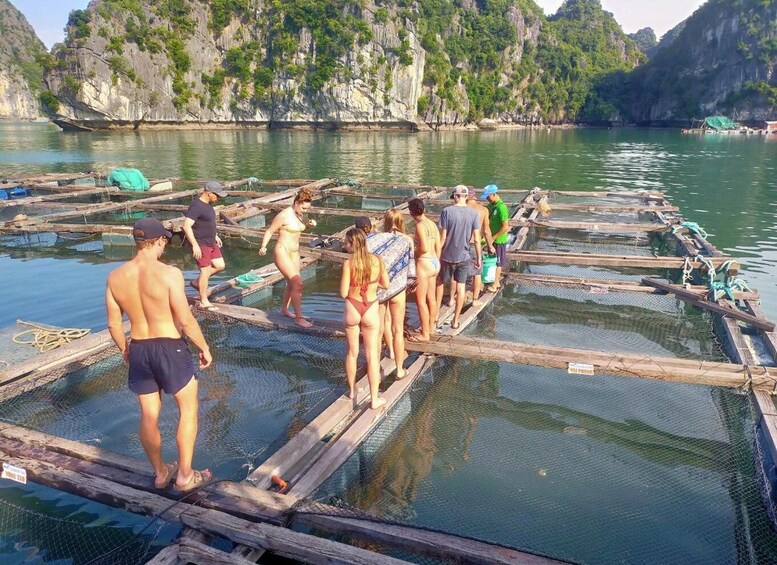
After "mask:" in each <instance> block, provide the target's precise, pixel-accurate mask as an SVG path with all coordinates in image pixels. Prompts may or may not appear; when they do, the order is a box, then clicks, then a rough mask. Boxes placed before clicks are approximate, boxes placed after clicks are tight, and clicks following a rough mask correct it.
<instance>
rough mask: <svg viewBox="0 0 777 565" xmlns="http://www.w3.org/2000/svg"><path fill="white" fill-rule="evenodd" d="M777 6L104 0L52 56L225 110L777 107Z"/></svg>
mask: <svg viewBox="0 0 777 565" xmlns="http://www.w3.org/2000/svg"><path fill="white" fill-rule="evenodd" d="M0 1H4V0H0ZM775 21H777V0H709V1H708V2H707V3H706V4H705V5H704V6H703V7H702V8H700V9H699V10H697V12H696V14H694V16H692V17H691V18H689V20H687V21H686V22H683V23H681V24H679V25H678V26H676V28H675V29H674V30H672V31H671V32H669V33H668V34H666V36H665V37H664V38H662V42H661V43H660V44H658V45H656V38H655V34H654V33H653V32H652V30H651V29H650V28H645V29H643V30H640V31H639V32H638V33H636V34H634V35H633V38H630V37H628V36H626V35H625V34H624V33H623V30H622V29H621V27H620V25H618V23H617V22H616V21H615V19H614V18H613V16H612V14H610V13H609V12H606V11H605V10H603V9H602V6H601V2H600V0H565V1H564V2H563V3H562V5H561V7H560V8H559V9H558V11H557V12H556V13H555V14H553V15H551V16H547V17H546V16H545V15H544V14H543V12H542V10H541V9H540V8H539V7H538V6H537V4H536V3H535V2H534V1H533V0H210V1H205V0H155V1H153V2H152V1H151V0H101V1H98V2H93V3H91V4H90V7H89V8H88V9H87V10H76V11H74V12H73V13H72V14H71V17H70V19H69V22H68V28H67V31H68V38H67V48H62V49H59V50H57V51H56V52H55V55H56V59H55V60H54V62H53V63H49V64H48V68H49V69H50V72H51V73H52V76H53V77H54V78H55V80H54V84H56V88H55V90H54V94H56V95H57V96H58V97H59V98H60V100H61V101H66V102H67V104H75V103H78V104H83V101H80V100H79V99H78V97H79V96H82V95H83V93H84V92H85V91H84V90H82V86H83V85H84V84H85V81H88V80H91V79H95V84H100V83H101V77H96V76H95V68H98V69H102V70H100V71H98V72H104V69H106V66H107V72H108V73H110V80H111V82H112V84H113V85H114V86H117V88H118V89H119V90H120V91H121V92H122V95H123V96H125V97H127V98H130V99H144V100H145V102H144V103H147V104H148V105H149V106H152V107H153V106H154V105H155V103H156V102H159V101H160V99H162V101H163V102H164V101H165V100H171V101H172V103H173V106H174V108H175V111H177V112H178V113H179V114H184V113H187V114H189V115H197V114H199V113H200V112H201V111H204V112H205V115H206V116H207V115H210V114H208V110H210V111H212V112H213V113H214V114H218V115H219V116H220V118H219V119H224V114H225V112H226V111H227V110H228V111H229V112H230V113H231V114H232V115H234V116H238V115H240V116H241V117H244V118H247V119H248V118H250V117H251V116H260V115H264V116H266V115H272V114H273V113H274V111H275V110H276V109H278V111H279V112H280V113H281V114H284V115H287V116H288V115H290V114H295V115H299V112H298V111H297V109H299V110H300V112H302V114H306V115H317V114H318V111H319V109H321V108H326V107H328V110H326V111H328V112H334V113H330V114H328V116H329V117H330V118H332V116H334V118H332V119H335V120H337V117H336V115H337V112H338V111H339V109H338V108H339V107H340V101H338V100H333V99H332V97H333V96H338V95H339V93H340V92H344V90H343V88H342V87H343V86H345V87H347V88H346V90H345V91H347V92H350V93H357V92H358V93H359V95H358V102H355V104H357V105H361V106H359V108H358V109H356V110H355V111H356V112H357V113H359V112H362V113H363V115H372V116H379V115H380V114H384V115H386V116H388V115H389V114H392V113H393V115H394V116H400V118H399V119H414V118H413V117H412V116H407V114H404V112H405V110H403V109H401V108H402V106H401V104H402V102H404V101H405V97H406V96H408V92H411V94H410V96H411V97H412V98H411V100H412V101H413V103H414V105H415V102H416V101H417V107H415V108H413V110H417V112H418V114H422V115H423V116H424V119H427V120H429V121H433V122H437V123H460V122H461V121H462V120H464V121H468V122H476V121H479V120H480V119H482V118H484V117H489V118H496V119H497V120H507V121H514V122H523V123H528V122H531V123H535V122H537V121H544V122H570V121H578V122H584V123H597V122H610V121H612V120H618V121H623V122H631V121H637V122H645V123H647V122H651V123H652V122H655V121H660V120H673V119H677V120H687V119H690V118H692V117H697V116H698V115H699V114H700V113H703V112H706V111H707V110H709V109H710V108H714V107H717V108H718V109H723V110H725V109H726V108H728V109H731V110H732V111H738V110H742V111H744V112H749V111H751V110H752V109H755V108H758V109H761V110H762V109H763V108H767V109H768V108H769V107H773V106H774V101H775V99H776V98H777V90H776V89H777V84H775V79H774V77H773V68H774V66H775V63H776V62H777V31H775V27H774V22H775ZM635 41H637V42H638V43H639V45H637V43H635ZM79 48H83V52H80V51H79ZM640 49H642V50H644V51H649V52H657V55H656V56H655V57H654V59H653V60H652V61H650V62H649V63H645V62H646V60H647V57H646V56H645V54H644V53H643V52H642V51H640ZM138 52H140V53H142V54H143V55H142V56H140V57H138V56H137V55H138ZM90 57H92V60H91V61H88V60H89V58H90ZM94 57H97V58H98V61H95V59H94ZM140 59H142V60H143V63H142V65H141V66H140V67H139V63H138V60H140ZM41 60H42V61H43V62H45V57H41ZM87 61H88V62H87ZM422 63H423V64H422ZM635 69H636V70H635ZM141 77H142V79H143V80H141ZM92 86H94V85H92ZM147 87H148V88H152V89H153V95H154V96H153V100H154V101H155V102H154V103H152V102H151V98H149V96H148V95H146V94H144V92H143V89H144V88H147ZM408 88H410V89H412V90H410V91H409V90H408ZM127 89H130V90H131V89H135V90H134V91H131V92H127ZM170 91H172V93H170ZM166 92H167V94H165V93H166ZM336 93H337V94H336ZM349 96H350V94H349ZM381 102H382V104H383V107H381ZM349 103H354V102H353V100H350V101H349ZM168 104H169V102H168ZM46 105H47V106H49V107H53V105H54V100H46ZM292 108H294V109H292ZM390 108H391V109H390ZM761 110H759V111H761ZM167 111H168V113H169V111H170V110H169V109H168V110H167ZM349 111H351V110H349ZM400 114H401V115H400ZM411 114H412V110H411ZM352 115H353V114H352ZM405 116H406V117H405ZM206 119H207V118H206ZM292 119H293V118H292ZM314 119H319V118H318V117H316V118H314ZM378 119H379V118H378Z"/></svg>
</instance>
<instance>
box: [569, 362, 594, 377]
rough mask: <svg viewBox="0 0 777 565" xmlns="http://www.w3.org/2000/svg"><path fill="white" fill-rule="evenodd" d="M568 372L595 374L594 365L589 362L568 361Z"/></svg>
mask: <svg viewBox="0 0 777 565" xmlns="http://www.w3.org/2000/svg"><path fill="white" fill-rule="evenodd" d="M567 373H569V374H570V375H593V374H594V366H593V365H590V364H588V363H572V362H570V363H567Z"/></svg>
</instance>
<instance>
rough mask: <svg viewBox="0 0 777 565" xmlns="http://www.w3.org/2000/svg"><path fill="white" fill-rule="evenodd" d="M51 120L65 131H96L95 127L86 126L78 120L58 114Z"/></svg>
mask: <svg viewBox="0 0 777 565" xmlns="http://www.w3.org/2000/svg"><path fill="white" fill-rule="evenodd" d="M51 121H52V122H54V123H55V124H57V125H58V126H59V127H61V128H62V129H63V130H65V131H94V128H90V127H89V126H85V125H83V124H81V123H78V122H77V121H74V120H71V119H69V118H65V117H62V116H57V117H56V118H54V119H53V120H51Z"/></svg>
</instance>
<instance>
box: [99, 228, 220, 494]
mask: <svg viewBox="0 0 777 565" xmlns="http://www.w3.org/2000/svg"><path fill="white" fill-rule="evenodd" d="M132 235H133V237H134V239H135V246H136V247H137V253H136V255H135V257H134V258H133V259H132V260H131V261H128V262H126V263H124V264H123V265H122V266H121V267H119V268H117V269H115V270H114V271H112V272H111V273H110V274H109V275H108V281H107V285H106V287H107V288H106V291H105V307H106V310H107V313H108V330H109V331H110V333H111V337H112V338H113V341H114V342H115V343H116V345H117V346H118V348H119V350H120V351H121V354H122V356H123V357H124V361H125V363H127V365H129V376H128V386H129V389H130V390H131V391H132V392H134V393H135V394H136V395H137V396H138V400H139V402H140V443H141V444H142V445H143V449H144V450H145V452H146V455H147V456H148V459H149V461H150V462H151V466H152V467H153V468H154V473H155V474H156V478H155V480H154V486H155V487H156V488H159V489H163V488H166V487H167V485H168V484H169V483H170V482H172V481H175V487H174V488H176V489H178V490H180V491H188V490H192V489H193V488H196V487H198V486H200V485H202V484H203V483H205V482H208V481H210V480H211V479H212V477H213V476H212V474H211V472H210V471H209V470H207V469H205V470H203V471H195V470H194V469H193V468H192V458H193V456H194V440H195V438H196V437H197V409H198V407H197V376H196V374H195V372H194V363H193V362H192V355H191V353H190V351H189V348H188V347H187V345H186V342H185V341H184V340H183V339H182V337H181V333H180V332H181V331H182V332H183V333H184V334H186V336H187V337H188V338H189V339H190V340H191V342H192V343H194V345H195V346H196V347H197V349H199V366H200V369H204V368H206V367H208V366H209V365H210V364H211V362H212V360H213V359H212V357H211V354H210V349H209V347H208V344H207V342H206V341H205V337H204V336H203V335H202V331H201V330H200V326H199V324H198V323H197V320H196V319H195V318H194V316H193V315H192V313H191V310H189V304H188V303H187V301H186V294H185V292H184V280H183V274H182V273H181V271H180V270H178V269H177V268H175V267H171V266H168V265H165V264H164V263H162V262H161V261H160V260H159V259H160V258H161V257H162V253H163V252H164V250H165V246H166V245H167V241H168V240H169V239H170V238H171V237H172V234H171V233H170V232H169V231H167V230H166V229H165V228H164V226H163V225H162V224H161V223H160V222H159V220H157V219H156V218H143V219H142V220H139V221H137V222H136V223H135V225H134V226H133V228H132ZM124 314H126V315H127V317H128V318H129V321H130V341H128V340H127V339H126V336H125V335H124V329H123V327H122V315H124ZM179 328H180V330H179ZM163 390H164V391H165V392H166V393H167V394H170V395H172V396H173V398H175V401H176V403H177V405H178V412H179V417H178V433H177V436H176V438H177V442H178V461H177V462H176V463H165V462H164V460H163V459H162V438H161V435H160V432H159V425H158V419H159V412H160V409H161V407H162V391H163Z"/></svg>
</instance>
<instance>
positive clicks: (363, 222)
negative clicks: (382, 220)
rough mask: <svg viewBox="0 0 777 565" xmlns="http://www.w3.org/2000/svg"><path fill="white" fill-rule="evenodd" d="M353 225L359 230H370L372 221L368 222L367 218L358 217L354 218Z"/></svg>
mask: <svg viewBox="0 0 777 565" xmlns="http://www.w3.org/2000/svg"><path fill="white" fill-rule="evenodd" d="M355 225H356V227H357V228H359V229H360V230H365V229H366V230H371V229H372V220H370V219H369V218H368V217H367V216H359V217H358V218H356V222H355Z"/></svg>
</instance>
